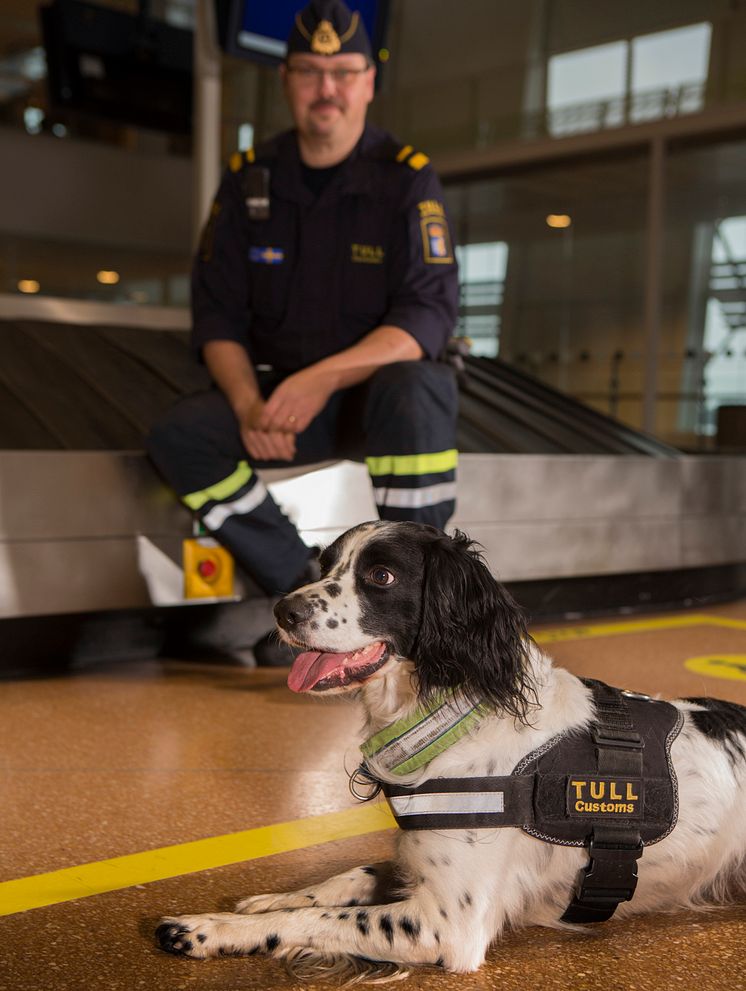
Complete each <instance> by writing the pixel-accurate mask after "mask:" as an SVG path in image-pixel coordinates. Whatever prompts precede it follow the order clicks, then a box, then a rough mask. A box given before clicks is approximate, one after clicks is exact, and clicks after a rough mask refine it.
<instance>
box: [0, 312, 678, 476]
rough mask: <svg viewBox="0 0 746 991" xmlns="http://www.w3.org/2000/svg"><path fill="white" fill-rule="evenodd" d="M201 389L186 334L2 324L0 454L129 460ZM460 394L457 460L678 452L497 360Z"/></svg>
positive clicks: (476, 365) (476, 361) (478, 368)
mask: <svg viewBox="0 0 746 991" xmlns="http://www.w3.org/2000/svg"><path fill="white" fill-rule="evenodd" d="M207 383H208V378H207V374H206V372H205V371H204V369H202V368H200V367H199V366H198V365H197V364H196V363H195V361H194V360H193V356H192V355H191V353H190V348H189V340H188V334H187V333H186V332H185V331H175V330H149V329H147V328H143V327H132V326H129V327H121V326H120V327H117V326H81V325H77V324H72V323H56V322H51V321H43V320H5V321H2V322H1V323H0V449H4V450H59V449H63V450H78V451H81V450H111V451H121V450H139V449H141V447H142V439H143V436H144V434H145V433H146V431H147V429H148V427H149V425H150V424H151V423H152V422H153V421H154V420H155V419H156V417H157V416H158V415H159V414H160V413H161V412H162V411H163V410H165V409H167V408H168V407H169V406H170V405H171V404H172V403H173V402H174V400H176V399H177V398H178V397H179V396H182V395H187V394H189V393H191V392H195V391H196V390H198V389H200V388H205V387H206V385H207ZM460 392H461V413H460V419H459V433H458V446H459V449H460V450H461V451H463V452H465V453H525V454H638V455H640V454H642V455H650V456H652V457H676V456H677V455H678V453H679V452H678V451H676V450H675V449H674V448H671V447H668V446H667V445H665V444H662V443H661V442H659V441H657V440H655V439H654V438H652V437H648V436H646V435H645V434H642V433H640V432H638V431H635V430H633V429H631V428H630V427H627V426H624V425H623V424H621V423H619V422H617V421H616V420H613V419H611V418H610V417H606V416H603V415H602V414H601V413H598V412H596V411H595V410H593V409H591V408H590V407H588V406H584V405H583V404H582V403H579V402H577V401H575V400H573V399H570V398H569V397H568V396H566V395H564V394H563V393H561V392H558V391H557V390H555V389H551V388H549V387H548V386H546V385H543V384H542V383H541V382H539V381H538V380H537V379H533V378H531V377H530V376H528V375H525V374H523V373H521V372H519V371H517V370H516V369H515V368H512V367H511V366H510V365H507V364H506V363H505V362H502V361H499V360H495V359H489V358H471V357H467V358H466V359H465V368H464V372H463V374H462V375H461V382H460Z"/></svg>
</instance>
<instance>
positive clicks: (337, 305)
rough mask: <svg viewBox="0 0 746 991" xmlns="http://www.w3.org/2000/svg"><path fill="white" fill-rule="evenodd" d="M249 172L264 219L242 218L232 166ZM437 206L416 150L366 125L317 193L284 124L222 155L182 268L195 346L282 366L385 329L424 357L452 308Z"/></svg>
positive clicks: (240, 188)
mask: <svg viewBox="0 0 746 991" xmlns="http://www.w3.org/2000/svg"><path fill="white" fill-rule="evenodd" d="M248 158H253V159H254V161H253V162H251V161H248V160H247V159H248ZM261 167H264V168H266V169H268V170H269V172H270V176H271V185H270V188H271V208H270V214H271V215H270V218H269V219H268V220H250V218H249V214H248V210H247V207H246V204H245V185H244V179H243V177H244V170H246V169H255V168H261ZM442 203H443V198H442V191H441V187H440V183H439V181H438V178H437V176H436V175H435V172H434V171H433V169H432V168H431V166H430V165H429V164H427V159H426V158H425V156H424V155H421V154H418V153H415V152H413V150H412V149H411V148H410V149H407V148H402V146H401V143H399V142H397V141H395V139H394V138H392V137H391V135H389V134H387V133H386V132H384V131H382V130H380V129H378V128H376V127H373V126H372V125H368V126H366V129H365V132H364V134H363V136H362V138H361V140H360V142H359V143H358V145H357V147H356V148H355V151H354V152H353V154H352V155H351V156H350V158H349V159H347V161H346V162H345V163H344V164H343V166H342V167H341V169H339V171H338V172H337V173H336V174H335V175H334V176H333V178H332V180H331V181H330V182H329V183H328V184H327V186H326V187H325V188H324V189H323V191H322V192H321V194H320V195H319V196H318V198H315V197H314V195H313V194H312V193H311V192H310V191H309V189H308V188H307V186H306V185H305V183H304V182H303V177H302V172H301V162H300V158H299V154H298V144H297V140H296V136H295V132H294V131H288V132H285V133H284V134H281V135H279V136H278V137H277V138H275V139H273V140H272V141H271V142H268V143H267V144H266V145H264V146H262V147H260V148H257V150H256V152H255V153H253V154H249V155H242V156H240V157H239V156H238V155H236V156H234V159H233V160H232V164H231V168H229V169H228V170H226V172H225V175H224V177H223V180H222V183H221V185H220V189H219V190H218V194H217V196H216V199H215V202H214V204H213V208H212V214H211V217H210V220H209V222H208V224H207V227H206V229H205V232H204V234H203V238H202V244H201V247H200V250H199V252H198V255H197V258H196V261H195V265H194V271H193V277H192V309H193V318H194V327H193V343H194V346H195V348H196V349H197V350H198V351H200V350H201V348H202V347H203V345H204V344H205V343H206V342H207V341H211V340H221V339H222V340H233V341H237V342H239V343H241V344H243V345H244V346H245V347H246V349H247V351H248V352H249V355H250V357H251V360H252V361H253V363H254V364H255V365H258V364H267V365H271V366H273V367H274V368H275V369H277V370H279V371H284V372H292V371H295V370H297V369H299V368H304V367H306V366H307V365H309V364H312V363H313V362H316V361H319V360H320V359H322V358H324V357H326V356H327V355H330V354H334V353H336V352H337V351H340V350H342V349H343V348H346V347H349V346H350V345H352V344H354V343H356V342H357V341H359V340H360V339H361V338H362V337H364V336H365V335H366V334H367V333H368V332H369V331H371V330H373V329H374V328H376V327H378V326H379V325H381V324H393V325H394V326H397V327H401V328H403V329H404V330H406V331H408V332H409V333H410V334H411V335H412V336H413V337H414V338H415V339H416V340H417V341H418V342H419V343H420V345H421V346H422V348H423V350H424V352H425V355H426V356H427V357H429V358H436V357H437V356H438V354H439V353H440V352H441V351H442V350H443V348H444V347H445V344H446V342H447V340H448V338H449V336H450V334H451V333H452V331H453V328H454V325H455V322H456V314H457V305H458V288H457V266H456V263H455V259H454V257H453V246H452V239H451V237H450V233H449V230H448V221H447V217H446V215H445V211H444V209H443V206H442Z"/></svg>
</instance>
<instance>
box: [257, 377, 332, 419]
mask: <svg viewBox="0 0 746 991" xmlns="http://www.w3.org/2000/svg"><path fill="white" fill-rule="evenodd" d="M335 389H336V384H335V382H334V380H333V376H331V375H328V374H325V373H324V372H323V371H321V370H320V369H319V368H318V366H316V365H311V366H310V367H309V368H304V369H302V370H301V371H299V372H295V373H294V374H293V375H288V377H287V378H286V379H284V380H283V381H282V382H280V384H279V385H278V386H277V388H276V389H275V390H274V392H273V393H272V395H271V396H270V397H269V399H268V400H267V401H266V403H265V404H264V410H263V412H262V414H261V416H260V417H259V419H258V421H257V426H258V427H259V429H260V430H266V431H269V432H275V431H292V432H293V433H295V434H299V433H302V432H303V431H304V430H305V429H306V427H307V426H308V425H309V423H311V421H312V420H314V419H315V418H316V417H317V416H318V415H319V413H320V412H321V411H322V409H323V408H324V407H325V406H326V404H327V403H328V402H329V398H330V396H331V395H332V393H333V392H334V391H335Z"/></svg>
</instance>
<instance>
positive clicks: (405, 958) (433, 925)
mask: <svg viewBox="0 0 746 991" xmlns="http://www.w3.org/2000/svg"><path fill="white" fill-rule="evenodd" d="M462 921H463V920H462ZM471 921H472V922H473V924H472V925H470V926H468V927H467V928H466V929H465V928H463V927H462V926H459V925H457V924H455V922H454V921H453V920H451V919H449V918H448V917H447V915H446V917H444V915H443V912H441V911H439V910H438V908H437V906H436V904H435V901H434V900H433V899H432V898H429V897H427V895H425V896H424V897H423V896H422V895H421V894H420V893H418V894H417V895H416V896H414V897H411V898H408V899H406V900H405V901H401V902H396V903H394V904H392V905H374V906H369V907H367V908H366V907H353V908H346V909H334V910H332V909H324V908H321V907H319V908H300V909H285V910H283V911H279V912H265V913H261V914H257V915H248V916H247V915H237V914H236V915H231V914H227V913H225V914H217V913H216V914H213V915H183V916H177V917H174V918H170V919H164V921H163V924H162V925H161V926H160V927H159V929H158V934H157V936H158V940H159V943H160V945H161V948H162V949H164V950H167V951H168V952H170V953H176V954H179V955H182V956H187V957H196V958H207V957H215V956H221V955H234V954H236V955H247V956H250V955H252V954H254V953H269V954H271V955H272V956H278V957H282V956H284V955H285V954H286V953H288V952H289V951H290V950H291V949H294V948H299V947H300V948H305V949H310V950H315V951H317V952H319V953H323V954H331V955H344V954H351V955H353V956H359V957H366V958H367V959H369V960H385V961H392V962H394V963H401V964H413V965H414V964H435V965H438V966H442V967H445V968H446V969H447V970H451V971H460V972H464V971H471V970H476V969H477V968H478V967H479V966H480V964H481V963H482V961H483V960H484V955H485V952H486V950H487V946H488V943H489V936H488V934H487V933H486V932H485V931H484V930H483V927H482V926H481V925H480V924H479V923H478V920H477V919H476V918H475V919H473V920H471Z"/></svg>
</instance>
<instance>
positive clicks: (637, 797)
mask: <svg viewBox="0 0 746 991" xmlns="http://www.w3.org/2000/svg"><path fill="white" fill-rule="evenodd" d="M584 683H585V684H586V685H587V686H588V687H589V688H590V689H591V691H592V692H593V700H594V703H595V709H596V719H595V721H594V722H593V723H592V724H591V725H590V726H588V727H587V728H585V729H583V730H579V731H571V732H567V733H561V734H559V735H558V736H555V737H553V738H552V739H551V740H548V741H547V742H546V743H545V744H544V745H543V746H541V747H539V748H538V749H537V750H534V751H533V752H532V753H530V754H528V755H527V756H525V757H524V758H523V759H522V760H521V761H520V763H519V764H518V765H517V766H516V767H515V768H514V769H513V772H512V774H510V775H505V776H501V777H495V776H490V777H475V778H433V779H431V780H429V781H426V782H425V783H424V784H422V785H419V786H418V787H415V788H404V787H400V786H398V785H392V784H388V783H387V782H382V783H381V786H382V789H383V793H384V795H385V796H386V798H387V800H388V803H389V805H390V807H391V811H392V812H393V814H394V818H395V819H396V821H397V823H398V825H399V826H400V827H401V828H402V829H483V828H494V827H504V826H513V827H519V828H521V829H523V830H524V831H525V832H526V833H529V834H530V835H531V836H535V837H536V838H537V839H540V840H544V841H545V842H547V843H556V844H560V845H562V846H578V847H587V848H588V852H589V854H590V862H589V863H588V865H587V866H586V867H585V868H584V869H583V870H582V871H581V873H580V875H579V878H578V881H577V884H576V889H575V894H574V897H573V900H572V902H571V903H570V905H569V907H568V908H567V910H566V911H565V913H564V915H563V916H562V921H563V922H604V921H606V920H607V919H609V918H611V916H612V915H613V913H614V911H615V910H616V907H617V905H619V903H620V902H623V901H629V899H631V898H632V896H633V894H634V892H635V887H636V885H637V861H638V860H639V858H640V857H641V856H642V852H643V848H644V846H646V845H649V844H651V843H657V842H658V841H659V840H662V839H663V838H664V837H665V836H668V834H669V833H670V832H671V830H672V829H673V828H674V826H675V825H676V820H677V817H678V791H677V784H676V775H675V773H674V770H673V765H672V763H671V745H672V743H673V741H674V740H675V739H676V737H677V736H678V734H679V731H680V730H681V725H682V722H683V717H682V715H681V713H680V712H679V711H678V710H677V709H676V708H675V707H674V706H673V705H671V704H670V703H668V702H661V701H658V700H655V699H652V698H650V697H649V696H647V695H638V694H636V693H633V692H624V691H620V690H619V689H617V688H612V687H610V686H609V685H605V684H604V683H603V682H600V681H591V680H585V679H584ZM361 770H362V773H363V775H367V776H368V779H369V780H370V779H371V778H372V775H371V774H370V772H369V771H368V770H367V769H366V767H365V765H363V768H362V769H361ZM376 781H377V779H376Z"/></svg>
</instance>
